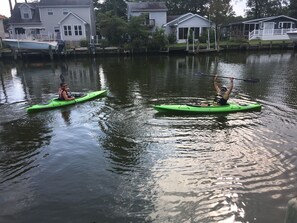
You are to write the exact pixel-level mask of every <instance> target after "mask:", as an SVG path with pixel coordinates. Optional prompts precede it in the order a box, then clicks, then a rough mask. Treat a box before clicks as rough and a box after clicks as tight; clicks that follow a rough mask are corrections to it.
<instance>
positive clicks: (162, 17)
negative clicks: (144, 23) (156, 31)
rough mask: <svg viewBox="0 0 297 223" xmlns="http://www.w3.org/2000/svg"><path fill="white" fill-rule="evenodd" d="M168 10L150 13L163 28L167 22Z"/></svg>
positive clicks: (158, 25) (156, 23)
mask: <svg viewBox="0 0 297 223" xmlns="http://www.w3.org/2000/svg"><path fill="white" fill-rule="evenodd" d="M166 17H167V13H166V12H151V13H150V14H149V18H150V19H154V20H155V26H156V27H159V28H161V27H162V26H163V25H164V24H165V23H166Z"/></svg>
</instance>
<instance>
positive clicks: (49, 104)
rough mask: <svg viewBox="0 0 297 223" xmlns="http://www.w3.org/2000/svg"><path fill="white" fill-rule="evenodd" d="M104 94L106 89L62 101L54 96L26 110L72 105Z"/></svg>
mask: <svg viewBox="0 0 297 223" xmlns="http://www.w3.org/2000/svg"><path fill="white" fill-rule="evenodd" d="M106 94H107V91H106V90H102V91H93V92H90V93H87V94H85V95H84V96H82V97H78V98H75V100H69V101H64V100H59V99H56V98H54V99H51V100H50V101H48V102H47V103H45V104H36V105H33V106H31V107H29V108H27V112H33V111H40V110H46V109H54V108H59V107H64V106H68V105H73V104H76V103H82V102H85V101H89V100H92V99H94V98H97V97H103V96H106Z"/></svg>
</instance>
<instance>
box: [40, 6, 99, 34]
mask: <svg viewBox="0 0 297 223" xmlns="http://www.w3.org/2000/svg"><path fill="white" fill-rule="evenodd" d="M65 9H67V10H68V12H72V13H74V14H76V15H78V16H79V17H80V18H82V19H83V20H84V21H86V22H87V23H88V24H90V27H91V34H93V35H95V33H96V31H95V30H94V21H92V16H91V14H90V8H89V7H79V8H78V7H52V8H40V9H39V12H40V20H41V22H42V25H43V26H44V27H45V32H50V33H52V34H53V33H54V30H55V27H58V26H59V25H58V23H59V22H60V21H61V20H62V19H63V18H65V16H67V15H65V14H63V12H64V10H65ZM49 10H51V11H52V12H53V15H48V11H49ZM91 11H92V10H91ZM60 31H61V32H62V30H60Z"/></svg>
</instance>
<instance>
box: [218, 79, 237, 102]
mask: <svg viewBox="0 0 297 223" xmlns="http://www.w3.org/2000/svg"><path fill="white" fill-rule="evenodd" d="M233 79H234V78H233V77H230V86H229V88H227V87H226V86H225V85H222V86H219V84H218V78H217V76H215V77H214V88H215V91H216V92H217V94H216V96H215V99H214V102H215V103H216V104H218V105H226V104H227V101H228V99H229V97H230V94H231V92H232V89H233Z"/></svg>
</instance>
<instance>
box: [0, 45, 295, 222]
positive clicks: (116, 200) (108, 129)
mask: <svg viewBox="0 0 297 223" xmlns="http://www.w3.org/2000/svg"><path fill="white" fill-rule="evenodd" d="M296 65H297V54H295V53H294V52H293V51H288V52H281V53H275V52H273V53H269V52H267V53H265V52H254V53H248V54H247V53H240V52H236V53H228V54H220V55H219V56H215V55H211V56H207V55H200V56H196V57H192V56H189V57H186V56H170V57H169V56H152V57H134V58H131V57H125V58H122V57H119V58H118V57H114V58H112V57H109V58H96V59H71V60H70V59H69V60H67V61H61V62H55V63H45V62H40V61H30V62H29V61H28V62H24V63H14V62H10V61H5V62H3V61H2V62H1V61H0V75H1V76H0V77H1V85H0V114H1V116H0V222H4V223H14V222H18V223H19V222H24V223H27V222H28V223H29V222H30V223H31V222H71V223H73V222H78V223H80V222H90V223H91V222H104V223H105V222H106V223H108V222H119V223H122V222H160V223H163V222H176V223H181V222H199V223H200V222H203V223H205V222H211V223H212V222H214V223H216V222H222V223H233V222H259V223H278V222H283V221H284V217H285V212H286V205H287V202H288V200H289V199H290V198H293V197H295V196H297V190H296V185H297V172H296V170H297V169H296V166H297V139H296V135H297V129H296V124H297V102H296V95H297V78H296V77H297V71H296ZM199 70H201V71H203V72H205V73H214V72H217V74H219V75H222V76H234V77H237V78H259V79H260V80H261V81H260V82H259V83H255V84H253V83H252V84H251V83H247V82H244V81H235V86H234V91H233V94H232V99H231V100H235V101H238V100H249V101H258V102H260V103H261V104H262V105H263V109H262V111H260V112H249V113H233V114H225V115H200V116H165V115H159V114H157V113H156V111H154V109H153V108H152V106H153V105H154V104H160V103H166V104H169V103H175V104H176V103H189V102H193V101H196V100H197V98H212V97H213V94H214V90H213V83H212V78H209V77H203V76H199V75H196V74H195V73H196V72H197V71H199ZM61 73H63V74H64V77H65V80H66V81H67V83H68V84H69V85H70V87H71V90H72V91H73V92H87V91H94V90H98V89H107V90H108V96H107V97H105V98H99V99H96V100H93V101H89V102H86V103H83V104H76V105H74V106H70V107H65V108H60V109H55V110H50V111H44V112H39V113H34V114H27V113H26V110H25V108H26V107H27V106H29V105H31V104H35V103H41V102H46V101H47V100H49V99H51V98H53V97H55V96H56V93H57V89H58V85H59V82H60V78H59V76H60V74H61ZM222 81H223V82H224V83H226V84H227V83H228V79H222Z"/></svg>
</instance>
